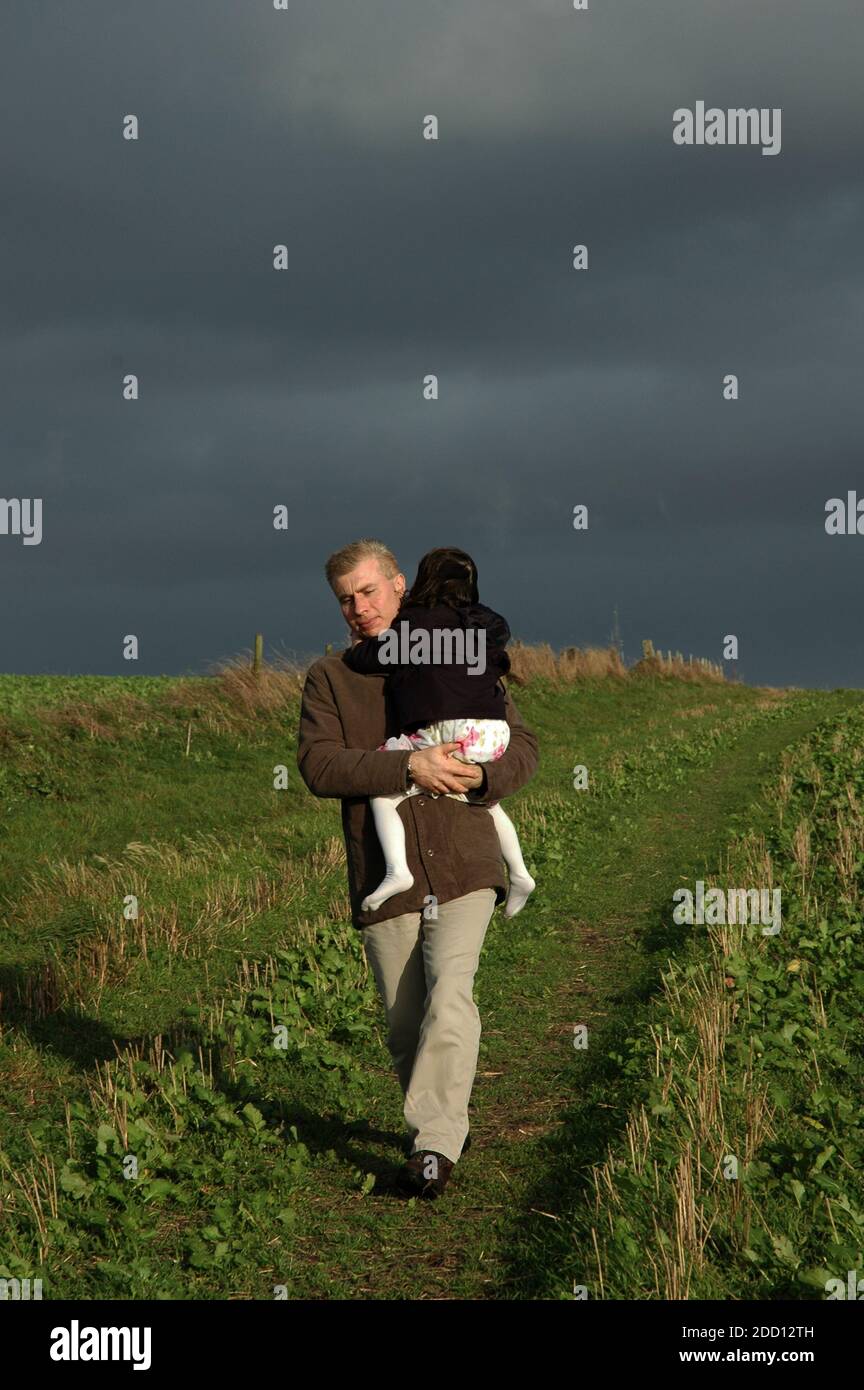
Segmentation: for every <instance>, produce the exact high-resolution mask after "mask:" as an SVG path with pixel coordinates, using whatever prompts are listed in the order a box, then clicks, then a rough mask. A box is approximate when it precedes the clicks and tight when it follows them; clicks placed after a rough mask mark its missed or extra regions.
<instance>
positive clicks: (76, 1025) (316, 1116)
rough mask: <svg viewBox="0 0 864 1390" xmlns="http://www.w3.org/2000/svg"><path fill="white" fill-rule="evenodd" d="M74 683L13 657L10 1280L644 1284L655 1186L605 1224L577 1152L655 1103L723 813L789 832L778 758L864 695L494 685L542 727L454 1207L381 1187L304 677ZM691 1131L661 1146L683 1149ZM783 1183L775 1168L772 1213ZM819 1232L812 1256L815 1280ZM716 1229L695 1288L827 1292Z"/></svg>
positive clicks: (615, 1288)
mask: <svg viewBox="0 0 864 1390" xmlns="http://www.w3.org/2000/svg"><path fill="white" fill-rule="evenodd" d="M54 680H56V684H55V685H52V681H54ZM95 680H96V684H94V685H92V686H91V687H89V688H87V687H82V685H81V684H80V683H78V682H77V681H76V680H74V679H70V678H65V677H62V678H60V677H58V678H30V677H6V678H3V679H2V681H0V714H2V720H3V722H2V724H0V733H2V738H3V743H4V760H3V772H2V775H0V806H2V810H3V817H2V822H0V825H2V829H0V899H2V903H0V913H2V938H0V989H2V992H3V999H4V1005H5V1012H4V1020H5V1021H4V1029H3V1035H2V1039H0V1085H2V1087H3V1091H4V1098H5V1106H4V1116H3V1118H2V1120H0V1200H2V1203H3V1216H4V1228H3V1230H4V1233H3V1235H2V1237H0V1242H2V1243H0V1277H2V1275H3V1271H4V1270H7V1271H8V1272H9V1274H11V1275H18V1276H20V1277H26V1276H28V1275H29V1276H31V1277H41V1278H42V1280H43V1287H44V1291H45V1296H46V1297H49V1298H50V1297H53V1298H69V1297H119V1298H144V1297H163V1298H165V1297H170V1298H225V1297H232V1298H271V1297H273V1290H274V1287H276V1286H285V1288H286V1290H287V1293H288V1296H289V1297H291V1298H295V1297H312V1298H370V1297H374V1298H406V1297H407V1298H440V1297H457V1298H470V1299H474V1298H496V1299H497V1298H537V1297H541V1298H560V1297H571V1296H572V1292H571V1289H572V1285H573V1283H574V1282H575V1283H577V1284H582V1285H585V1286H587V1287H588V1288H589V1289H590V1294H591V1296H592V1297H596V1296H600V1294H601V1292H602V1293H603V1294H605V1296H607V1297H640V1298H641V1297H646V1298H647V1297H656V1296H658V1293H657V1276H656V1272H655V1271H653V1270H652V1269H651V1267H650V1265H649V1264H648V1263H647V1262H646V1261H644V1260H643V1261H642V1263H641V1265H640V1264H639V1261H638V1260H637V1257H636V1254H634V1249H633V1246H635V1247H636V1249H637V1250H638V1248H639V1244H640V1242H641V1239H642V1234H641V1232H640V1226H639V1223H640V1221H642V1222H643V1223H644V1222H646V1221H649V1219H650V1213H651V1210H652V1208H653V1209H658V1210H665V1209H664V1207H663V1204H662V1203H660V1204H658V1203H657V1202H656V1201H655V1202H650V1201H647V1200H646V1193H645V1192H643V1191H642V1190H641V1189H640V1187H639V1185H638V1184H635V1185H634V1187H633V1191H632V1192H630V1193H628V1194H625V1196H624V1197H623V1198H621V1199H620V1200H622V1201H624V1202H625V1204H629V1205H626V1215H625V1220H626V1222H627V1223H628V1225H627V1226H622V1227H619V1230H618V1239H619V1243H618V1244H617V1245H616V1244H615V1240H616V1234H615V1229H614V1219H613V1226H612V1228H611V1229H610V1226H609V1221H608V1215H607V1214H606V1213H601V1214H600V1217H599V1218H598V1215H597V1213H596V1212H595V1209H594V1205H593V1203H594V1198H593V1184H592V1182H591V1171H592V1166H593V1165H595V1164H600V1163H602V1162H603V1161H604V1159H605V1158H606V1157H607V1153H612V1154H613V1155H614V1154H616V1153H617V1154H619V1155H620V1151H621V1146H622V1143H623V1136H624V1133H625V1130H626V1126H627V1124H628V1120H629V1119H630V1117H631V1114H632V1113H635V1110H634V1107H638V1106H639V1104H640V1103H641V1102H642V1100H643V1098H644V1096H645V1094H646V1086H647V1085H648V1077H647V1071H648V1070H650V1068H649V1065H648V1064H649V1061H650V1060H651V1059H650V1058H649V1057H648V1055H647V1053H646V1052H645V1050H644V1041H645V1039H646V1037H648V1036H649V1035H648V1031H647V1030H648V1027H649V1024H650V1023H651V1022H652V1021H653V1020H654V1019H655V1018H656V1017H657V1016H658V1010H659V1009H660V1008H661V1007H662V1001H663V995H662V993H661V985H662V980H661V972H662V971H663V969H664V967H666V966H667V963H668V962H670V961H672V962H674V963H675V964H676V965H680V968H682V969H686V968H687V967H688V964H689V963H693V960H696V961H698V960H700V959H702V958H705V959H707V958H708V956H707V954H706V953H707V950H708V946H707V943H706V941H705V940H704V939H696V937H695V936H694V931H693V929H685V928H674V927H672V925H671V895H672V891H673V890H674V888H675V887H676V886H677V885H678V884H679V883H680V882H681V881H682V880H684V879H691V880H692V879H694V878H696V877H699V876H702V877H708V876H709V875H711V874H717V873H719V872H720V870H721V868H722V866H723V864H724V855H725V852H726V849H727V846H728V845H729V843H730V841H733V840H734V839H735V837H737V836H740V835H741V834H742V833H743V832H745V831H747V830H749V829H752V828H756V829H760V830H761V831H762V832H763V833H765V834H767V835H769V836H770V835H771V834H772V833H775V832H776V833H777V834H781V833H782V831H781V829H778V828H777V826H776V818H777V805H778V803H777V797H776V793H775V791H774V790H773V788H774V784H775V781H776V777H777V774H778V770H779V760H780V757H781V754H782V752H783V750H784V748H787V747H789V746H790V745H792V744H795V743H797V742H799V741H800V740H802V739H805V738H806V737H807V736H808V735H810V734H811V732H812V731H813V730H814V729H816V728H817V726H819V727H821V728H823V729H824V728H826V727H828V728H832V727H833V726H834V725H835V724H839V725H840V726H842V725H843V721H844V720H846V719H847V717H849V716H848V712H849V711H850V710H851V711H856V712H857V710H858V708H859V702H860V696H859V695H858V694H857V693H852V692H833V693H819V694H813V693H807V692H794V693H790V694H789V695H787V696H785V697H782V698H776V697H773V696H771V695H770V694H767V693H766V692H760V691H754V690H750V689H748V688H746V687H741V686H723V685H717V684H705V685H695V684H684V683H678V682H675V681H649V680H644V681H635V680H634V681H630V682H627V683H620V684H619V683H617V682H613V681H606V682H597V683H594V684H586V685H580V686H574V687H569V688H567V687H562V688H557V689H556V688H552V687H550V686H548V685H547V684H544V683H543V682H536V683H535V684H534V685H532V686H531V687H528V688H525V689H516V690H514V695H515V698H516V701H517V704H518V705H519V708H520V711H521V713H522V715H523V717H524V718H525V720H526V722H527V723H528V724H529V725H530V726H531V727H532V728H534V729H535V730H536V732H537V733H538V736H539V738H540V742H541V766H540V770H539V772H538V775H537V777H536V778H535V779H534V781H533V782H532V783H531V784H530V785H529V786H528V788H526V789H525V790H524V791H523V793H522V794H521V795H520V796H518V797H516V798H513V799H512V800H511V801H510V802H508V809H509V810H510V811H511V814H513V816H514V819H515V820H516V823H517V826H518V828H519V831H520V835H521V837H522V841H523V846H524V849H525V853H526V859H527V861H528V863H529V866H533V867H532V871H533V872H534V873H535V877H536V878H537V879H538V888H537V891H536V893H535V894H534V896H533V898H532V900H531V903H530V904H529V906H528V907H527V908H526V909H525V910H524V911H523V912H522V913H521V914H520V915H519V916H518V917H516V918H514V919H512V920H511V921H506V920H505V919H504V918H503V916H502V914H501V913H500V912H498V913H496V914H495V917H494V918H493V922H492V924H491V926H490V929H489V933H488V935H487V944H486V947H485V949H484V954H483V958H482V961H481V967H480V972H479V975H478V982H477V998H478V1004H479V1007H480V1011H481V1016H482V1019H483V1028H484V1032H483V1040H482V1042H481V1052H480V1063H479V1068H478V1076H477V1081H476V1083H475V1088H474V1096H473V1100H472V1121H471V1123H472V1135H473V1137H474V1145H473V1147H472V1149H471V1151H470V1153H469V1155H467V1156H466V1158H465V1159H464V1160H463V1161H462V1162H461V1163H460V1164H459V1165H458V1167H457V1169H456V1172H455V1173H454V1177H453V1179H452V1181H451V1185H450V1188H449V1189H448V1192H447V1194H446V1196H445V1198H444V1199H443V1200H442V1201H441V1202H438V1203H419V1204H418V1203H416V1202H415V1203H405V1202H404V1201H403V1200H401V1199H399V1198H397V1197H396V1195H395V1194H394V1192H393V1190H392V1177H393V1175H394V1173H395V1171H396V1169H397V1167H398V1164H399V1162H400V1159H401V1153H400V1149H399V1142H400V1137H401V1131H402V1122H401V1104H400V1100H401V1098H400V1094H399V1090H398V1085H397V1083H396V1081H395V1077H394V1076H393V1075H392V1073H391V1070H390V1064H389V1058H388V1055H387V1052H386V1048H385V1047H384V1042H383V1037H384V1028H383V1018H382V1015H381V1012H380V1005H379V1003H378V1000H377V996H376V993H375V989H374V985H373V982H372V980H371V976H370V975H369V972H368V971H367V969H366V967H365V962H364V959H363V955H362V949H361V942H360V934H359V933H358V932H357V931H355V930H354V929H353V928H352V927H351V925H350V922H349V921H348V917H347V894H346V890H345V881H344V872H345V870H344V855H343V852H342V848H341V838H340V828H339V825H340V823H339V807H338V802H322V801H318V800H316V799H315V798H313V797H311V796H310V795H309V794H308V792H307V791H306V789H305V787H304V786H303V784H302V782H301V781H300V778H299V775H298V773H297V771H296V764H295V754H296V727H297V713H298V710H297V702H296V697H292V696H290V694H289V696H288V697H287V698H286V700H285V702H284V704H282V705H281V707H276V708H269V709H258V710H254V709H253V710H251V711H247V710H245V709H244V708H243V707H241V706H240V705H238V704H236V703H234V702H232V700H231V698H230V695H229V693H227V692H226V693H225V694H223V695H221V696H220V695H219V692H218V689H216V690H214V682H208V681H206V680H197V681H194V682H176V681H171V680H161V679H160V680H145V681H140V682H139V683H135V682H134V678H130V679H125V680H123V681H119V680H118V681H110V680H108V679H107V678H106V679H104V680H103V678H95ZM29 682H35V684H34V685H31V684H29ZM822 737H830V735H823V736H822ZM829 748H830V745H829ZM823 753H824V749H823ZM850 756H851V755H850ZM829 762H830V757H829ZM577 764H584V765H585V766H587V768H588V770H589V786H588V789H587V790H586V791H576V790H574V788H573V768H574V766H576V765H577ZM278 765H284V766H285V767H286V768H287V769H288V786H287V788H286V789H284V790H280V791H276V790H274V788H273V779H274V768H275V767H277V766H278ZM826 775H827V774H826ZM795 795H796V796H797V795H798V793H797V791H796V793H795ZM133 897H134V898H135V899H136V900H137V907H138V915H137V917H130V918H126V917H124V902H128V901H129V900H130V899H131V898H133ZM694 953H695V955H694ZM580 1022H583V1023H587V1024H588V1027H589V1038H590V1045H589V1049H588V1051H587V1053H583V1054H577V1053H576V1052H575V1051H574V1048H573V1045H572V1044H573V1027H574V1025H575V1024H577V1023H580ZM760 1027H762V1028H763V1029H764V1030H767V1031H768V1032H771V1031H773V1030H774V1021H773V1019H770V1018H769V1019H767V1020H764V1021H763V1023H762V1024H760ZM742 1036H743V1035H742ZM731 1059H732V1053H731V1052H730V1063H729V1069H730V1075H731V1076H732V1078H733V1082H734V1075H735V1073H734V1068H732V1065H731ZM736 1065H737V1064H736ZM652 1124H653V1130H655V1131H657V1134H658V1136H659V1132H660V1130H661V1128H663V1126H664V1125H665V1124H666V1121H665V1118H664V1117H663V1116H657V1117H654V1119H653V1120H652ZM667 1128H669V1127H668V1126H667ZM652 1132H653V1131H652ZM781 1136H782V1131H781ZM658 1142H659V1138H658ZM682 1142H683V1135H682V1134H678V1133H677V1132H675V1133H671V1132H670V1133H669V1134H668V1135H666V1136H665V1138H664V1139H663V1144H664V1146H665V1147H664V1154H665V1155H666V1157H667V1158H668V1161H669V1163H671V1164H673V1170H674V1163H675V1162H677V1161H678V1160H679V1158H680V1153H679V1150H680V1146H681V1143H682ZM770 1142H771V1143H774V1142H775V1138H774V1137H772V1138H770ZM781 1142H782V1137H781ZM610 1145H611V1149H610ZM129 1156H131V1157H132V1158H134V1159H135V1160H136V1161H137V1176H135V1177H126V1176H124V1164H125V1168H126V1170H127V1171H129V1170H130V1169H131V1168H132V1167H133V1166H134V1165H132V1164H131V1163H130V1159H129ZM764 1161H766V1162H767V1161H768V1160H767V1159H766V1160H764ZM673 1170H670V1171H671V1172H672V1177H670V1176H669V1173H667V1174H666V1176H665V1177H664V1182H665V1183H666V1188H664V1192H667V1196H668V1194H670V1193H672V1192H673V1191H674V1187H675V1184H674V1171H673ZM756 1171H757V1176H758V1170H756ZM620 1176H621V1177H622V1178H623V1177H624V1176H626V1175H625V1174H624V1172H623V1169H622V1170H621V1173H620ZM762 1180H763V1181H765V1182H766V1183H767V1180H768V1179H767V1176H766V1175H765V1173H763V1174H762ZM667 1189H668V1191H667ZM795 1191H796V1189H788V1190H787V1188H782V1189H778V1190H777V1191H773V1189H772V1194H773V1195H772V1198H771V1201H772V1203H774V1204H776V1206H777V1210H778V1213H780V1215H782V1218H783V1219H784V1220H785V1219H786V1217H790V1218H791V1216H793V1215H794V1214H795V1213H793V1211H792V1204H795V1207H796V1211H799V1210H800V1209H799V1208H798V1205H797V1201H796V1197H795ZM655 1195H656V1194H655ZM850 1201H851V1198H850ZM853 1205H854V1203H853ZM856 1209H857V1208H856ZM670 1211H671V1209H669V1210H668V1211H666V1214H665V1215H664V1216H663V1220H664V1221H672V1220H673V1219H674V1213H672V1214H671V1215H670ZM620 1215H621V1213H620V1212H619V1213H617V1216H618V1217H619V1218H620ZM604 1223H605V1224H604ZM775 1224H777V1226H778V1230H779V1229H780V1217H779V1216H778V1220H777V1222H776V1223H775ZM592 1227H593V1228H594V1235H592ZM783 1229H784V1230H785V1229H786V1227H783ZM790 1229H791V1228H790ZM808 1231H809V1236H808V1239H809V1240H810V1241H811V1245H813V1248H812V1249H811V1248H810V1245H807V1246H806V1248H803V1247H802V1251H801V1260H800V1262H799V1263H800V1264H801V1269H802V1270H804V1269H805V1268H810V1269H811V1270H812V1269H818V1268H822V1266H823V1265H826V1264H827V1267H829V1268H830V1267H831V1266H830V1261H831V1258H832V1255H831V1252H830V1251H829V1250H828V1249H827V1248H826V1249H825V1250H824V1251H821V1253H820V1249H818V1248H816V1247H818V1246H819V1243H820V1241H821V1242H822V1244H823V1245H824V1243H825V1242H824V1240H823V1232H822V1228H821V1226H820V1225H819V1222H817V1221H815V1218H814V1220H813V1221H811V1222H810V1223H809V1225H808ZM598 1232H599V1234H598ZM607 1235H608V1237H609V1241H608V1242H607V1240H606V1237H607ZM595 1238H596V1240H597V1242H598V1244H601V1245H602V1248H601V1250H600V1257H599V1268H600V1269H602V1270H603V1274H604V1280H605V1284H604V1287H603V1289H602V1290H601V1288H600V1285H599V1279H598V1256H597V1250H596V1248H595ZM790 1239H791V1237H790ZM730 1240H731V1238H730ZM628 1241H630V1242H632V1245H628V1243H627V1242H628ZM800 1243H801V1242H799V1244H800ZM727 1244H728V1245H729V1248H728V1249H727V1250H726V1254H725V1256H724V1254H723V1251H719V1252H714V1251H713V1250H712V1251H711V1252H710V1253H711V1255H712V1261H713V1262H709V1263H708V1265H707V1267H703V1269H702V1270H701V1271H698V1272H696V1273H694V1272H693V1271H690V1272H689V1276H688V1277H690V1279H691V1283H692V1285H693V1288H694V1289H695V1288H696V1287H697V1286H698V1287H704V1288H710V1289H711V1290H712V1292H711V1293H710V1294H709V1295H708V1296H712V1297H713V1296H728V1297H732V1298H740V1297H751V1296H759V1297H764V1298H770V1297H772V1296H778V1297H779V1296H786V1297H788V1296H794V1297H808V1296H810V1297H816V1296H818V1294H817V1293H816V1292H815V1291H814V1290H813V1288H812V1287H811V1288H810V1292H809V1294H808V1292H807V1289H806V1286H805V1285H802V1284H795V1286H794V1287H795V1290H796V1291H795V1292H793V1293H792V1294H791V1295H790V1293H789V1289H790V1287H791V1284H790V1279H791V1278H792V1276H794V1275H795V1273H796V1269H795V1268H792V1267H790V1263H789V1260H788V1259H787V1260H786V1262H785V1264H784V1263H783V1262H782V1261H781V1262H780V1263H779V1264H778V1263H776V1261H775V1255H776V1251H775V1248H774V1246H773V1245H772V1244H771V1243H770V1241H769V1243H768V1245H767V1246H766V1247H765V1248H764V1249H757V1250H755V1251H754V1252H753V1253H755V1254H756V1256H757V1259H756V1262H755V1263H754V1261H753V1260H751V1259H750V1257H749V1256H744V1255H742V1254H741V1251H740V1250H739V1249H738V1248H737V1247H734V1248H733V1244H729V1242H728V1241H727ZM841 1244H842V1242H841ZM742 1248H744V1247H742ZM746 1248H751V1247H746ZM793 1249H794V1250H795V1254H796V1257H797V1256H798V1254H799V1251H798V1250H797V1249H795V1247H794V1246H793ZM742 1262H743V1263H742ZM637 1266H638V1267H637ZM643 1266H644V1268H643ZM685 1273H686V1271H685ZM700 1280H701V1281H702V1283H701V1284H700V1283H699V1281H700ZM754 1289H757V1290H758V1293H757V1294H754V1293H753V1290H754ZM628 1290H631V1291H630V1292H628ZM718 1290H719V1291H720V1292H719V1293H718V1292H717V1291H718ZM748 1290H749V1292H748ZM778 1290H783V1291H784V1292H783V1293H782V1294H781V1293H780V1292H778ZM691 1296H702V1295H699V1294H696V1293H695V1292H694V1293H691Z"/></svg>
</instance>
